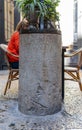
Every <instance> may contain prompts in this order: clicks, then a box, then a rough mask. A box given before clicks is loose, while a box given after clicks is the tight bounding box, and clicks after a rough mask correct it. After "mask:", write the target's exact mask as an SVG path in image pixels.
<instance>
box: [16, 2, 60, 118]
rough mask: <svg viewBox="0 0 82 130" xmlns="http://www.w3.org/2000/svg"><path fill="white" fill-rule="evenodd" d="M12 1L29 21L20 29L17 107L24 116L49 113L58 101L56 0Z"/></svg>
mask: <svg viewBox="0 0 82 130" xmlns="http://www.w3.org/2000/svg"><path fill="white" fill-rule="evenodd" d="M15 1H16V5H17V7H18V9H19V10H21V11H22V14H23V17H24V18H27V19H28V21H29V27H28V28H27V30H21V32H20V59H19V60H20V62H19V65H20V66H19V96H18V103H19V105H18V107H19V110H20V111H21V112H23V113H24V114H27V115H38V116H40V115H51V114H54V113H56V112H59V111H60V110H61V102H62V82H61V75H62V74H61V68H62V65H61V59H62V57H61V56H62V54H61V52H62V51H61V31H60V30H59V28H58V26H57V22H59V13H58V12H57V11H56V8H57V6H58V4H59V0H55V1H54V0H44V1H39V0H23V1H22V0H15ZM32 18H33V19H32Z"/></svg>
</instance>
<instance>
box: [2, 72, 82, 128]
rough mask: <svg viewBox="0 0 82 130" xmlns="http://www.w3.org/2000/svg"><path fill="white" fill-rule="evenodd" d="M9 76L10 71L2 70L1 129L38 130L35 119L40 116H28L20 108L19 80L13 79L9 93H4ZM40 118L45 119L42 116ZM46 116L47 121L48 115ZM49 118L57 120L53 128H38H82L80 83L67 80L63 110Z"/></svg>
mask: <svg viewBox="0 0 82 130" xmlns="http://www.w3.org/2000/svg"><path fill="white" fill-rule="evenodd" d="M7 76H8V71H0V130H36V129H34V125H35V123H36V121H35V119H36V120H38V121H39V117H31V116H26V115H24V114H22V113H20V112H19V110H18V81H13V84H12V86H11V89H10V90H9V91H8V92H7V95H6V96H4V95H3V91H4V88H5V84H6V81H7ZM28 117H29V118H30V121H28ZM40 118H41V119H43V117H42V116H41V117H40ZM44 118H45V121H47V116H45V117H44ZM49 118H50V119H51V120H52V118H54V120H55V121H54V126H52V129H51V128H45V124H44V126H38V129H37V130H82V92H81V91H80V89H79V85H78V83H75V82H73V81H65V97H64V104H63V105H62V110H61V111H60V112H59V113H57V114H55V115H52V117H51V116H49ZM47 122H48V121H47ZM30 124H31V127H29V126H30Z"/></svg>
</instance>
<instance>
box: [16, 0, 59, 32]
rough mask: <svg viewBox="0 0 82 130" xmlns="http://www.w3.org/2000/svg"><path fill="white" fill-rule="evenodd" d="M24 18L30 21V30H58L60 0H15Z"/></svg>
mask: <svg viewBox="0 0 82 130" xmlns="http://www.w3.org/2000/svg"><path fill="white" fill-rule="evenodd" d="M14 1H15V2H16V7H17V8H18V10H19V11H20V12H22V16H23V18H26V19H28V21H29V30H31V31H42V30H58V27H57V25H56V24H57V23H58V22H59V16H60V15H59V12H58V11H57V7H58V6H59V3H60V0H14Z"/></svg>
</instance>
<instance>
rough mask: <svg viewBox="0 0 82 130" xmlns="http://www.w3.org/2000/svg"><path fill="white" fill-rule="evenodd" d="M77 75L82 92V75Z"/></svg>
mask: <svg viewBox="0 0 82 130" xmlns="http://www.w3.org/2000/svg"><path fill="white" fill-rule="evenodd" d="M76 74H77V78H78V80H79V87H80V90H81V91H82V84H81V79H80V75H79V72H76Z"/></svg>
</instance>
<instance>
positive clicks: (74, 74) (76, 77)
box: [64, 48, 82, 91]
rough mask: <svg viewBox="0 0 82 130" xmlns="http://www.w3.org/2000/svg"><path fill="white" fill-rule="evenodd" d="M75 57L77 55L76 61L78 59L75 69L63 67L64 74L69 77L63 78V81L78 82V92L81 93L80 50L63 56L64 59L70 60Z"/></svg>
mask: <svg viewBox="0 0 82 130" xmlns="http://www.w3.org/2000/svg"><path fill="white" fill-rule="evenodd" d="M75 55H78V59H79V60H78V63H77V65H76V66H75V67H74V66H64V72H65V73H67V74H68V75H69V77H65V78H64V79H65V80H72V81H76V82H78V84H79V87H80V90H81V91H82V83H81V77H80V68H81V67H82V48H79V49H77V50H76V51H74V52H72V53H70V54H64V58H66V57H69V58H71V57H73V56H75Z"/></svg>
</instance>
